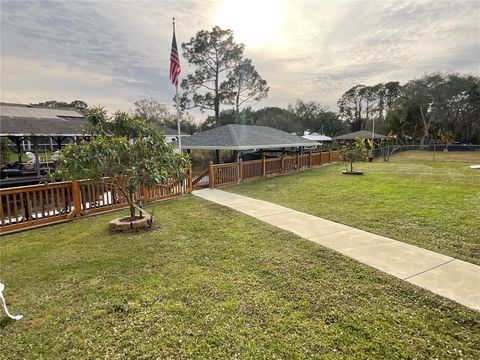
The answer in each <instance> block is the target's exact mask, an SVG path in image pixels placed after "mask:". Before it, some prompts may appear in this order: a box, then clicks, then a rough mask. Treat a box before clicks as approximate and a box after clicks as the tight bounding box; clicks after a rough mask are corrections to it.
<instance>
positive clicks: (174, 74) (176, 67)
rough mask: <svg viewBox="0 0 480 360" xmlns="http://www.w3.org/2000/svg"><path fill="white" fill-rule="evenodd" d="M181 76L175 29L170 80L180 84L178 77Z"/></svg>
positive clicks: (174, 83)
mask: <svg viewBox="0 0 480 360" xmlns="http://www.w3.org/2000/svg"><path fill="white" fill-rule="evenodd" d="M179 76H180V60H179V58H178V49H177V39H176V38H175V30H174V31H173V39H172V52H171V53H170V80H171V81H172V84H173V85H175V86H177V85H178V77H179Z"/></svg>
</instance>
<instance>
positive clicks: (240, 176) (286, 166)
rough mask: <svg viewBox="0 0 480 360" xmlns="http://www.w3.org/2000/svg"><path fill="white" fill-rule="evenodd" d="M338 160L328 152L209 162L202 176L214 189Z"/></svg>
mask: <svg viewBox="0 0 480 360" xmlns="http://www.w3.org/2000/svg"><path fill="white" fill-rule="evenodd" d="M338 158H339V155H338V151H328V152H321V153H320V152H319V153H309V154H301V155H291V156H281V157H277V158H268V159H267V158H263V159H262V160H251V161H242V160H240V161H239V162H235V163H228V164H213V163H212V162H210V165H209V167H208V169H207V170H205V171H204V173H203V174H208V184H209V187H211V188H214V187H218V186H223V185H231V184H237V183H239V182H243V181H247V180H255V179H261V178H266V177H270V176H277V175H279V174H282V173H287V172H292V171H298V170H302V169H308V168H312V167H317V166H321V165H323V164H326V163H330V162H335V161H338ZM204 176H207V175H204Z"/></svg>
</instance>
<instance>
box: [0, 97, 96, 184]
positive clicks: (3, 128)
mask: <svg viewBox="0 0 480 360" xmlns="http://www.w3.org/2000/svg"><path fill="white" fill-rule="evenodd" d="M86 122H87V121H86V119H85V118H84V116H83V114H82V113H81V112H79V111H77V110H75V109H57V108H50V107H42V106H34V105H24V104H11V103H3V102H2V103H0V137H4V138H5V137H6V138H8V139H10V140H11V141H12V142H13V143H14V144H15V145H16V147H17V154H18V162H21V161H22V150H21V146H22V143H23V145H24V146H25V144H26V143H28V148H29V151H30V146H31V145H32V144H33V151H34V157H35V159H34V163H35V167H36V176H33V177H25V178H12V179H2V180H0V186H4V185H12V184H20V183H22V182H26V181H33V182H35V181H36V182H37V183H38V180H40V179H41V176H40V158H39V142H40V141H41V140H42V139H45V138H47V139H48V140H49V141H50V146H51V148H52V150H53V141H54V142H55V143H56V144H57V146H58V149H60V148H61V146H62V142H64V141H65V140H66V139H68V138H73V139H76V138H79V137H84V134H83V133H82V128H83V127H84V125H85V124H86ZM24 150H25V149H24ZM27 178H28V179H27Z"/></svg>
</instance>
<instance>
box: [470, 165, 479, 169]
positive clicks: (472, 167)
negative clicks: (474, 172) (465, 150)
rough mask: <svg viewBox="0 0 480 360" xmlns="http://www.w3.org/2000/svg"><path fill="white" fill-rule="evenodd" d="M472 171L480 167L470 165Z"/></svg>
mask: <svg viewBox="0 0 480 360" xmlns="http://www.w3.org/2000/svg"><path fill="white" fill-rule="evenodd" d="M470 169H480V165H470Z"/></svg>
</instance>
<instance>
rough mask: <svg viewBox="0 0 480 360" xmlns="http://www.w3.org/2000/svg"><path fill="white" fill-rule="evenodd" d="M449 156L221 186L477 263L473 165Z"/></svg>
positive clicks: (479, 198) (477, 193)
mask: <svg viewBox="0 0 480 360" xmlns="http://www.w3.org/2000/svg"><path fill="white" fill-rule="evenodd" d="M468 165H469V164H465V163H457V162H415V163H411V162H402V161H399V160H397V161H396V162H390V163H384V162H374V163H359V164H356V165H355V168H356V169H357V170H363V171H364V172H365V174H364V175H363V176H345V175H342V174H341V171H342V170H344V166H345V165H344V164H338V165H332V166H327V167H323V168H317V169H312V170H308V171H304V172H300V173H296V174H291V175H286V176H280V177H276V178H271V179H267V180H263V181H255V182H251V183H245V184H242V185H239V186H235V187H230V188H227V189H226V190H228V191H232V192H235V193H238V194H242V195H247V196H251V197H254V198H259V199H263V200H267V201H271V202H274V203H277V204H280V205H284V206H287V207H290V208H293V209H296V210H299V211H304V212H307V213H310V214H313V215H316V216H320V217H323V218H326V219H329V220H333V221H336V222H340V223H343V224H347V225H351V226H354V227H357V228H360V229H363V230H367V231H370V232H373V233H376V234H380V235H384V236H387V237H391V238H394V239H397V240H400V241H404V242H407V243H410V244H414V245H418V246H420V247H423V248H426V249H430V250H433V251H437V252H440V253H443V254H446V255H450V256H453V257H456V258H459V259H462V260H466V261H469V262H472V263H475V264H479V265H480V171H479V170H473V169H470V168H469V167H468Z"/></svg>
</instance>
